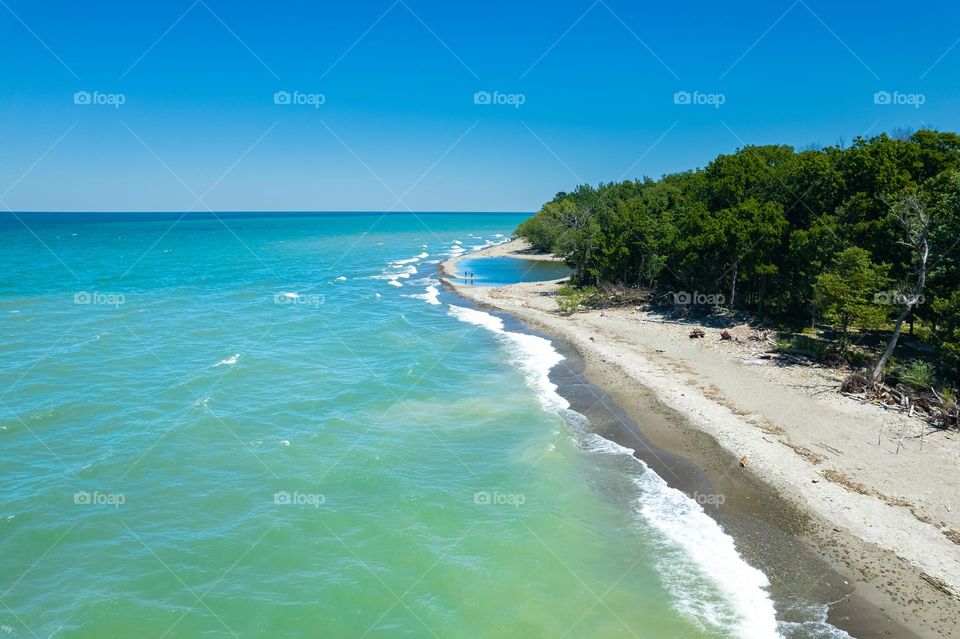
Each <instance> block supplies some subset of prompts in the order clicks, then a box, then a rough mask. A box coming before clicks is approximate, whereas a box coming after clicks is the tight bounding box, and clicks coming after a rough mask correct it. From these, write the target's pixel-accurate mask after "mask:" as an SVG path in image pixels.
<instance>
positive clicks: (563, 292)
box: [557, 284, 600, 315]
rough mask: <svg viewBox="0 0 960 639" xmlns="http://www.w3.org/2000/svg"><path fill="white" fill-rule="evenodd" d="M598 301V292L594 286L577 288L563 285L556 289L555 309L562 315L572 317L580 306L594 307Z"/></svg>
mask: <svg viewBox="0 0 960 639" xmlns="http://www.w3.org/2000/svg"><path fill="white" fill-rule="evenodd" d="M599 300H600V291H599V290H598V289H597V287H596V286H584V287H582V288H577V287H576V286H574V285H572V284H563V285H561V286H560V287H559V288H558V289H557V307H558V308H559V309H560V313H561V314H562V315H572V314H574V313H576V312H577V310H579V309H580V307H582V306H586V307H590V306H595V305H596V304H597V303H598V301H599Z"/></svg>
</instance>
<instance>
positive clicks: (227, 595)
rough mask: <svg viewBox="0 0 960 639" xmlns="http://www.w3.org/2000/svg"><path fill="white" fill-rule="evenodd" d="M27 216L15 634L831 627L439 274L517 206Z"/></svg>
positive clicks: (5, 406) (17, 423) (8, 370)
mask: <svg viewBox="0 0 960 639" xmlns="http://www.w3.org/2000/svg"><path fill="white" fill-rule="evenodd" d="M26 219H27V223H28V224H29V226H30V229H31V230H27V229H26V228H25V227H24V226H23V225H22V224H20V223H18V222H16V221H15V220H12V219H9V218H4V219H3V220H2V221H0V234H2V236H3V240H4V241H3V245H4V247H5V249H4V251H3V254H2V257H0V260H2V262H3V269H2V275H0V278H2V279H0V327H2V329H3V335H4V338H5V339H4V340H3V344H2V346H0V352H2V358H0V447H2V451H3V489H2V502H0V604H2V605H0V636H11V637H34V636H35V637H49V636H55V637H255V636H256V637H431V636H435V637H644V638H646V637H650V638H660V637H692V638H696V637H766V636H775V635H776V634H777V632H778V631H779V632H782V633H785V634H790V636H833V635H829V634H818V633H826V632H828V630H825V629H824V627H822V624H821V625H817V624H813V625H809V626H807V625H804V626H803V628H805V629H802V628H801V626H798V625H796V624H794V625H788V624H787V625H785V624H784V623H780V624H778V623H777V621H776V619H775V616H774V615H775V611H774V604H773V602H772V601H771V599H770V597H769V595H768V593H767V590H766V583H767V582H766V578H765V577H764V576H763V575H762V574H761V573H759V572H758V571H756V570H754V569H752V568H750V567H749V566H748V565H747V564H746V563H744V562H743V560H742V559H740V557H739V555H738V554H737V552H736V550H735V548H734V547H733V543H732V541H731V540H730V538H729V537H727V536H726V535H724V534H723V532H722V531H721V530H720V529H719V527H717V526H716V524H714V523H713V521H712V520H710V519H709V518H708V517H706V515H704V514H703V511H702V509H700V508H699V506H697V505H696V504H695V503H693V502H691V501H690V500H689V499H687V498H686V497H684V496H683V495H681V494H680V493H677V492H676V491H672V489H669V488H667V487H666V486H665V485H664V484H663V482H662V480H660V479H659V478H658V477H656V475H654V474H653V473H652V472H650V471H646V470H645V469H644V467H643V466H642V465H641V464H640V463H639V462H637V461H635V460H634V459H633V458H632V457H631V456H630V455H629V452H628V451H625V450H624V449H621V448H619V447H617V446H616V445H613V444H611V443H609V442H605V441H604V440H602V439H600V438H599V437H596V436H594V435H591V434H590V433H589V426H588V425H587V424H585V423H584V422H583V420H582V418H579V416H578V415H576V414H573V413H571V411H569V410H568V409H567V408H566V402H565V401H564V400H563V399H562V398H561V397H560V396H558V395H557V394H556V393H555V389H554V388H553V386H552V384H551V383H550V382H549V379H548V378H547V374H548V372H549V370H550V368H551V367H552V366H553V365H555V364H557V362H558V361H559V356H558V355H557V354H556V351H554V350H553V348H552V347H551V345H550V343H549V342H548V341H547V340H544V339H542V338H540V337H536V336H533V335H526V334H522V333H518V332H516V331H513V330H508V329H505V328H504V326H503V325H502V323H501V322H500V320H499V319H498V318H496V317H494V316H492V315H489V314H486V313H483V312H480V311H477V310H474V309H471V308H469V307H468V305H467V304H466V303H465V302H463V301H462V300H458V299H457V298H455V297H453V296H452V295H450V294H447V293H441V292H440V291H439V290H438V288H437V287H436V284H437V282H436V280H435V279H434V278H433V274H434V271H435V265H434V264H432V263H431V262H433V261H434V260H438V259H441V258H442V257H444V256H445V255H449V254H451V253H452V252H457V250H458V249H457V247H458V246H464V247H467V248H468V249H469V248H470V247H471V246H482V245H484V244H485V243H488V242H494V241H500V240H501V239H502V237H503V236H504V235H509V234H510V232H511V231H512V230H513V228H515V226H516V225H517V224H518V223H519V222H520V221H522V219H523V216H517V215H503V214H497V215H494V214H487V215H478V214H475V215H439V214H430V215H426V214H425V215H420V216H412V215H391V216H387V217H383V216H379V215H341V216H332V215H326V216H315V217H293V218H271V217H260V218H257V217H244V218H236V219H234V218H231V219H226V220H224V221H220V220H215V219H193V218H188V219H185V220H183V221H180V222H179V223H174V220H171V219H154V220H146V221H137V222H131V221H116V220H114V221H103V220H102V219H100V220H99V221H91V220H90V219H85V220H84V219H81V220H78V219H76V218H71V217H70V216H48V217H46V218H43V219H31V218H26ZM458 241H459V242H460V243H459V244H458V243H456V242H458ZM414 271H416V272H414ZM814 627H816V628H818V629H817V630H816V632H814V630H810V628H814ZM829 632H832V630H830V631H829Z"/></svg>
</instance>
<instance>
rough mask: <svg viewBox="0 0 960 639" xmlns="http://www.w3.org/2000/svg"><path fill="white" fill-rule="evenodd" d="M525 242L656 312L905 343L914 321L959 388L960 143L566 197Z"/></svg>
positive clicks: (798, 155) (773, 152)
mask: <svg viewBox="0 0 960 639" xmlns="http://www.w3.org/2000/svg"><path fill="white" fill-rule="evenodd" d="M516 234H517V235H518V236H520V237H523V238H525V239H527V240H528V241H530V242H531V243H532V244H533V245H534V246H535V247H537V248H538V249H542V250H544V251H550V252H553V253H556V254H558V255H560V256H562V257H564V258H565V259H566V261H567V263H568V264H569V265H570V266H571V268H573V269H574V273H575V274H574V277H573V281H574V283H575V284H576V285H578V286H587V285H594V284H601V283H619V284H623V285H626V286H630V287H639V288H643V289H647V290H650V291H652V293H653V299H655V300H663V299H666V300H667V301H671V298H672V302H674V303H679V304H688V305H696V304H698V303H702V302H709V303H710V304H712V305H716V306H724V307H726V308H729V309H736V310H743V311H748V312H749V313H752V314H756V315H759V316H761V317H765V318H771V319H775V320H777V321H779V322H782V323H787V324H791V323H792V324H793V325H795V326H799V325H801V324H808V325H809V324H811V323H826V324H829V326H831V327H833V328H834V329H836V331H837V335H838V337H837V341H838V342H848V341H849V331H850V330H851V329H857V328H861V329H868V328H873V329H884V330H886V331H887V332H889V333H891V334H892V333H893V329H894V328H896V329H897V335H899V329H900V328H901V327H902V326H906V325H909V327H910V330H911V331H912V330H913V329H914V325H915V324H916V325H917V327H921V328H922V331H923V332H922V334H921V332H920V328H918V334H919V335H920V336H921V337H923V339H924V340H926V342H927V343H928V344H929V345H930V346H931V347H933V348H935V349H936V351H937V353H938V356H940V357H941V361H942V362H944V364H943V366H946V367H947V368H946V370H947V371H948V373H949V374H950V376H951V377H952V378H953V380H954V381H960V380H957V378H956V374H957V370H958V369H960V366H958V363H960V286H958V284H960V268H958V259H957V253H958V249H960V136H958V135H957V134H954V133H942V132H937V131H931V130H923V131H917V132H915V133H913V134H911V135H909V136H898V137H889V136H887V135H886V134H884V135H880V136H878V137H874V138H870V139H865V138H858V139H857V140H855V141H854V143H853V144H852V145H851V146H849V147H848V148H841V147H839V146H832V147H828V148H822V149H811V150H804V151H800V152H797V151H796V150H795V149H794V148H793V147H790V146H750V147H746V148H743V149H740V150H738V151H737V152H736V153H733V154H730V155H720V156H719V157H717V158H716V159H714V160H713V161H712V162H710V163H709V164H708V165H707V166H706V167H705V168H703V169H698V170H696V171H688V172H684V173H676V174H671V175H665V176H664V177H663V178H661V179H660V180H652V179H649V178H647V179H644V180H642V181H640V180H638V181H630V182H622V183H606V184H600V185H599V186H597V187H591V186H586V185H584V186H580V187H578V188H577V189H576V190H575V191H573V192H571V193H558V194H557V195H556V197H554V199H553V200H551V201H550V202H548V203H546V204H545V205H544V206H543V208H542V209H541V210H540V211H539V212H538V213H537V214H536V215H534V216H533V217H531V218H530V219H528V220H527V221H526V222H524V223H523V224H522V225H521V226H520V227H519V228H518V229H517V232H516ZM694 293H696V295H694ZM883 350H884V349H882V348H881V349H880V350H879V351H878V352H877V355H878V356H879V354H880V351H883Z"/></svg>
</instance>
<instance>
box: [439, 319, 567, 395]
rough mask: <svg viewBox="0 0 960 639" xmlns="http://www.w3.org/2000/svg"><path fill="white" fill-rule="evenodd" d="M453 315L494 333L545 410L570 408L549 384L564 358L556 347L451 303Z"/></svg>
mask: <svg viewBox="0 0 960 639" xmlns="http://www.w3.org/2000/svg"><path fill="white" fill-rule="evenodd" d="M450 315H451V316H453V317H455V318H457V319H458V320H460V321H461V322H467V323H468V324H475V325H477V326H482V327H483V328H485V329H487V330H488V331H491V332H492V333H495V334H496V335H497V336H498V337H499V338H500V339H501V340H502V341H503V343H504V344H505V345H507V347H508V348H507V352H508V353H509V354H510V360H511V362H512V363H513V364H515V365H516V366H517V368H519V369H520V371H521V372H522V373H523V374H524V377H526V380H527V384H528V385H529V386H530V388H532V389H533V391H534V392H535V393H536V394H537V399H539V400H540V404H541V405H542V406H543V407H544V408H546V409H547V410H550V411H553V412H557V413H559V412H560V411H563V410H566V409H567V408H569V407H570V403H569V402H567V400H565V399H564V398H563V397H561V396H560V394H559V393H557V385H556V384H554V383H553V382H551V381H550V369H551V368H553V367H554V366H556V365H557V364H559V363H560V362H561V361H563V355H561V354H560V353H558V352H557V351H556V349H554V348H553V344H551V343H550V341H549V340H546V339H544V338H542V337H538V336H537V335H528V334H526V333H514V332H513V331H508V330H505V329H504V328H503V320H502V319H500V318H499V317H497V316H495V315H491V314H490V313H485V312H483V311H478V310H475V309H472V308H465V307H463V306H455V305H453V304H451V305H450Z"/></svg>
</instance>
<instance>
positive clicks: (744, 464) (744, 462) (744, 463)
mask: <svg viewBox="0 0 960 639" xmlns="http://www.w3.org/2000/svg"><path fill="white" fill-rule="evenodd" d="M749 463H750V458H749V457H747V456H746V455H744V456H743V457H741V458H740V468H746V467H747V464H749Z"/></svg>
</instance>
